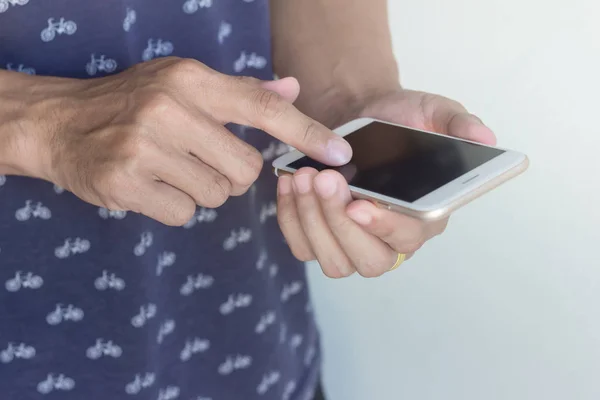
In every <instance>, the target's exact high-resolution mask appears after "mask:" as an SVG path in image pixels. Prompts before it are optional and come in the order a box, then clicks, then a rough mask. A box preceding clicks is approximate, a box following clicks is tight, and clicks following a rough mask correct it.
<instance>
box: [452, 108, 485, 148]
mask: <svg viewBox="0 0 600 400" xmlns="http://www.w3.org/2000/svg"><path fill="white" fill-rule="evenodd" d="M448 134H449V135H451V136H456V137H460V138H462V139H466V140H471V141H473V142H478V143H482V144H487V145H490V146H494V145H496V136H495V135H494V132H492V130H491V129H490V128H488V127H487V126H485V124H484V123H483V122H482V121H481V120H480V119H479V118H478V117H476V116H475V115H473V114H469V113H466V112H465V113H459V114H455V115H454V116H453V117H452V118H451V120H450V122H449V123H448Z"/></svg>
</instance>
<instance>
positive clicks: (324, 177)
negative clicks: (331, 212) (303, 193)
mask: <svg viewBox="0 0 600 400" xmlns="http://www.w3.org/2000/svg"><path fill="white" fill-rule="evenodd" d="M315 190H316V191H317V193H318V194H319V196H321V197H322V198H324V199H329V198H331V197H332V196H333V195H334V194H335V192H336V190H337V181H336V179H335V177H333V176H331V174H327V173H325V174H319V175H317V177H316V178H315Z"/></svg>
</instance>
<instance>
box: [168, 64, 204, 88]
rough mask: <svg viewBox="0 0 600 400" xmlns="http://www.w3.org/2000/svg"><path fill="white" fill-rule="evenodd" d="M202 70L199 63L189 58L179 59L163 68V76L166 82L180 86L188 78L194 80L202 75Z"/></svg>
mask: <svg viewBox="0 0 600 400" xmlns="http://www.w3.org/2000/svg"><path fill="white" fill-rule="evenodd" d="M203 70H204V68H202V64H201V63H200V62H199V61H196V60H193V59H191V58H180V59H178V60H177V61H176V62H174V63H172V64H170V65H169V66H168V67H166V68H165V70H164V72H163V74H164V77H165V79H166V80H167V82H173V83H176V84H181V83H182V81H184V82H186V81H187V80H188V79H189V78H194V77H197V76H199V74H200V73H202V72H203Z"/></svg>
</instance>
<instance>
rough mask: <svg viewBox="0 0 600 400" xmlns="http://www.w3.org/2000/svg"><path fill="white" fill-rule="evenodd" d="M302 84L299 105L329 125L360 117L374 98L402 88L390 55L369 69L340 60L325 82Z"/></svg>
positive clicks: (313, 116) (337, 124) (332, 125)
mask: <svg viewBox="0 0 600 400" xmlns="http://www.w3.org/2000/svg"><path fill="white" fill-rule="evenodd" d="M301 87H302V89H301V93H300V97H299V99H298V101H297V103H296V104H297V106H298V108H299V109H300V110H302V111H303V112H304V113H306V114H307V115H309V116H311V117H312V118H314V119H316V120H318V121H320V122H321V123H323V124H325V125H326V126H328V127H330V128H336V127H338V126H340V125H342V124H344V123H346V122H348V121H350V120H352V119H353V118H358V117H361V116H363V113H364V109H365V107H367V106H368V105H369V104H371V103H372V102H373V101H374V100H376V99H379V98H382V97H385V96H387V95H389V94H391V93H397V92H398V91H401V90H402V86H401V84H400V80H399V76H398V69H397V66H396V62H395V60H393V58H392V59H391V60H390V61H389V62H385V63H384V62H379V63H377V64H375V65H370V66H368V68H367V67H365V68H361V67H360V66H359V65H356V64H355V65H353V66H351V67H350V66H349V67H345V66H344V63H340V65H339V66H338V67H337V68H336V69H335V70H334V72H333V74H332V75H331V79H329V80H328V83H327V84H324V83H323V82H322V81H321V82H318V83H316V84H315V83H313V82H307V81H305V82H301Z"/></svg>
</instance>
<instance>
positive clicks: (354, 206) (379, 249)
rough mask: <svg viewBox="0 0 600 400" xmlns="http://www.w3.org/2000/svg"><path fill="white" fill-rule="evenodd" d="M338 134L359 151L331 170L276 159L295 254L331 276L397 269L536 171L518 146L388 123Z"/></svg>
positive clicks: (297, 158) (296, 158) (362, 122)
mask: <svg viewBox="0 0 600 400" xmlns="http://www.w3.org/2000/svg"><path fill="white" fill-rule="evenodd" d="M451 104H452V103H451ZM467 128H468V126H467ZM471 128H472V127H471ZM336 132H337V133H338V134H340V135H342V136H344V137H345V139H347V140H348V142H349V143H350V144H351V146H352V148H353V152H354V155H353V158H352V160H351V161H350V163H348V164H346V165H343V166H341V167H336V168H331V167H328V166H325V165H323V164H321V163H318V162H315V161H314V160H312V159H310V158H307V157H305V156H304V155H303V154H302V153H300V152H297V151H294V152H291V153H289V154H286V155H284V156H282V157H280V158H279V159H277V160H275V162H274V163H273V166H274V169H275V173H276V174H277V175H278V176H280V178H279V188H278V219H279V224H280V226H281V229H282V231H283V233H284V235H285V237H286V239H287V241H288V243H289V244H290V248H291V249H292V252H293V253H294V255H296V257H297V258H299V259H301V260H304V261H309V260H313V259H317V260H318V261H319V262H320V264H321V267H322V268H323V270H324V272H325V273H326V275H328V276H331V277H343V276H348V275H350V274H352V273H353V272H355V271H358V272H359V273H360V274H361V275H363V276H368V277H371V276H379V275H381V274H382V273H384V272H386V271H388V270H390V267H396V266H397V265H398V264H399V262H401V261H402V260H403V259H404V256H405V255H406V256H407V258H409V257H410V255H411V254H412V253H414V252H415V251H416V250H418V249H419V248H420V247H421V246H422V245H423V244H424V243H425V242H426V241H427V240H429V239H431V238H432V237H434V236H436V235H439V234H440V233H442V232H443V231H444V229H445V227H446V224H447V217H448V215H449V214H450V212H451V211H453V210H455V209H457V208H459V207H460V206H462V205H464V204H466V203H467V202H469V201H471V200H472V199H474V198H475V197H477V196H479V195H481V194H482V193H485V192H486V191H489V190H490V189H491V188H493V187H495V186H497V185H499V184H500V183H502V182H504V181H506V180H508V179H510V178H511V177H513V176H516V175H517V174H519V173H520V172H522V171H523V170H525V168H526V167H527V157H526V156H525V155H523V154H521V153H518V152H513V151H509V150H504V149H498V148H494V147H490V146H484V145H479V144H476V143H473V142H469V141H464V140H460V139H456V138H453V137H449V136H444V135H439V134H435V133H430V132H424V131H420V130H415V129H411V128H407V127H404V126H400V125H395V124H390V123H387V122H383V121H379V120H373V119H359V120H356V121H352V122H350V123H348V124H346V125H344V126H342V127H341V128H339V129H337V130H336ZM490 134H491V132H490ZM356 199H359V200H356ZM360 199H366V200H360ZM373 203H377V204H378V206H376V205H374V204H373ZM394 211H397V212H394ZM394 261H395V263H394Z"/></svg>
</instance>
